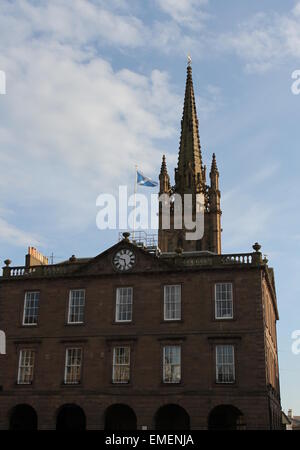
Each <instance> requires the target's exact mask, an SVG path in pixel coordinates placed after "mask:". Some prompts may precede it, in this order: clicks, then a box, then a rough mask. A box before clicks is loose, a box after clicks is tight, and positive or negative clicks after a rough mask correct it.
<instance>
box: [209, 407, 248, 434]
mask: <svg viewBox="0 0 300 450" xmlns="http://www.w3.org/2000/svg"><path fill="white" fill-rule="evenodd" d="M245 428H246V424H245V419H244V415H243V413H242V412H241V411H240V410H239V409H238V408H236V407H235V406H232V405H219V406H216V407H215V408H214V409H213V410H212V411H211V412H210V414H209V418H208V429H209V430H244V429H245Z"/></svg>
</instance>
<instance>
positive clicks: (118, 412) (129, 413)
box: [104, 404, 137, 431]
mask: <svg viewBox="0 0 300 450" xmlns="http://www.w3.org/2000/svg"><path fill="white" fill-rule="evenodd" d="M104 429H105V430H107V431H108V430H109V431H119V430H127V431H128V430H131V431H132V430H136V429H137V425H136V415H135V412H134V411H133V409H131V408H130V407H129V406H127V405H120V404H117V405H111V406H109V407H108V408H107V410H106V412H105V425H104Z"/></svg>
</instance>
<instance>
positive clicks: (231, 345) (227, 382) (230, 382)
mask: <svg viewBox="0 0 300 450" xmlns="http://www.w3.org/2000/svg"><path fill="white" fill-rule="evenodd" d="M220 347H223V348H224V347H230V348H232V363H228V362H227V363H225V364H223V366H222V367H224V366H228V365H231V367H232V377H233V379H232V380H225V381H220V380H219V379H218V376H219V370H220V369H219V366H220V365H221V364H220V363H219V362H218V348H220ZM223 357H224V354H223ZM215 373H216V377H215V381H216V384H218V385H226V384H228V385H233V384H235V383H236V349H235V345H234V344H216V345H215Z"/></svg>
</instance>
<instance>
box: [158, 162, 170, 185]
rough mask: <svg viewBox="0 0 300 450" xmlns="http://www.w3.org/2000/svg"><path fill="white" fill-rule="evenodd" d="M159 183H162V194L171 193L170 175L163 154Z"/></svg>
mask: <svg viewBox="0 0 300 450" xmlns="http://www.w3.org/2000/svg"><path fill="white" fill-rule="evenodd" d="M159 182H160V183H159V184H160V190H159V192H160V194H164V193H169V192H170V177H169V175H168V170H167V164H166V157H165V155H163V157H162V163H161V169H160V174H159Z"/></svg>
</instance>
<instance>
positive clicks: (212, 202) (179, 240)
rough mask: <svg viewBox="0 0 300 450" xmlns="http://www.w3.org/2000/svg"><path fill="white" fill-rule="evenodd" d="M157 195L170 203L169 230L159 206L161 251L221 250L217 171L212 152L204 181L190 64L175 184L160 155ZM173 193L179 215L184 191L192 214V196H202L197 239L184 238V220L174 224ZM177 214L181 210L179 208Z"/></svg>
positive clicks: (193, 214) (204, 169)
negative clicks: (200, 233)
mask: <svg viewBox="0 0 300 450" xmlns="http://www.w3.org/2000/svg"><path fill="white" fill-rule="evenodd" d="M159 181H160V191H159V195H160V196H162V195H163V194H164V195H163V196H164V201H165V202H168V201H169V202H170V205H171V211H170V229H164V228H163V214H162V210H163V209H162V202H160V205H159V231H158V245H159V248H160V249H161V250H162V251H163V252H174V251H175V250H176V249H178V248H181V249H182V250H183V251H211V252H214V253H217V254H220V253H221V214H222V212H221V208H220V198H221V193H220V190H219V172H218V167H217V162H216V157H215V154H213V158H212V164H211V171H210V185H207V184H206V166H204V165H203V161H202V153H201V145H200V139H199V130H198V118H197V110H196V103H195V95H194V86H193V79H192V67H191V65H190V64H189V65H188V67H187V79H186V88H185V97H184V107H183V115H182V120H181V136H180V144H179V156H178V166H177V168H176V169H175V186H173V187H171V185H170V177H169V175H168V171H167V165H166V158H165V156H163V160H162V165H161V171H160V175H159ZM176 194H180V196H181V199H182V214H183V211H184V194H191V196H192V205H193V212H192V217H193V219H195V216H196V195H197V194H203V198H204V235H203V237H202V239H199V240H187V239H186V231H187V230H186V229H185V227H184V221H183V220H182V224H183V225H182V228H181V229H178V226H174V210H175V211H176V208H177V206H176V202H174V198H176ZM180 214H181V210H180Z"/></svg>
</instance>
